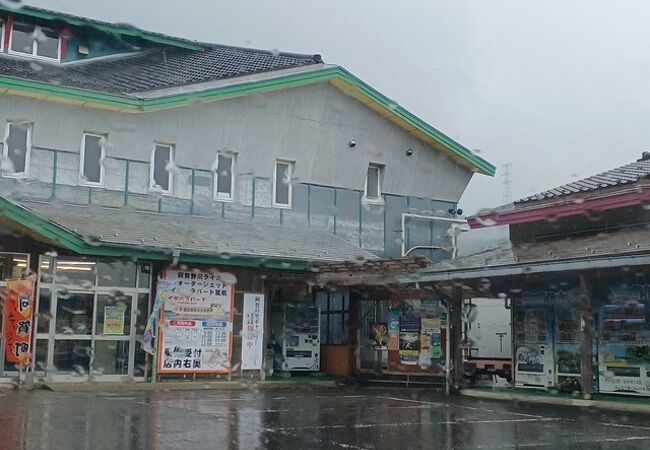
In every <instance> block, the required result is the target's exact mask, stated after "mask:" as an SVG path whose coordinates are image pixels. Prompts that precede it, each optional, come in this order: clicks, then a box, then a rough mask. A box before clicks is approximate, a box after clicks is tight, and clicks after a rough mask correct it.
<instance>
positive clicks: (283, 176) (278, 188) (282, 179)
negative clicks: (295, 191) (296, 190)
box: [275, 162, 291, 205]
mask: <svg viewBox="0 0 650 450" xmlns="http://www.w3.org/2000/svg"><path fill="white" fill-rule="evenodd" d="M290 185H291V165H290V164H288V163H280V162H279V163H276V164H275V203H277V204H279V205H288V204H289V195H290V194H289V189H290Z"/></svg>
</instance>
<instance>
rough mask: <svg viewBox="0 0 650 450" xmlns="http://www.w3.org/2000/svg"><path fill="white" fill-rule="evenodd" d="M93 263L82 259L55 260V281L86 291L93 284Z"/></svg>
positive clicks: (94, 271) (94, 270)
mask: <svg viewBox="0 0 650 450" xmlns="http://www.w3.org/2000/svg"><path fill="white" fill-rule="evenodd" d="M95 273H96V269H95V262H94V261H86V260H83V259H63V258H62V259H58V260H56V281H57V283H60V284H73V285H78V286H80V287H82V288H84V289H88V288H89V287H91V286H92V285H94V284H95Z"/></svg>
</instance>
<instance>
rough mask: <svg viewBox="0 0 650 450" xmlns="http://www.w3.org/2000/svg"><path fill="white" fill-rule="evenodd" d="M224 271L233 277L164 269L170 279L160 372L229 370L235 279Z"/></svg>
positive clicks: (164, 309) (163, 304)
mask: <svg viewBox="0 0 650 450" xmlns="http://www.w3.org/2000/svg"><path fill="white" fill-rule="evenodd" d="M222 275H224V278H225V277H228V278H231V277H232V275H230V274H221V273H219V272H203V271H196V270H192V271H181V270H168V271H167V272H166V281H168V282H169V283H171V284H170V285H168V286H167V289H168V291H167V293H166V294H165V295H166V300H164V301H161V311H162V318H161V325H160V331H159V336H160V342H159V344H158V352H159V355H158V366H159V367H158V372H159V373H161V374H165V373H229V372H230V370H231V369H230V368H231V361H230V360H231V350H232V322H233V316H234V308H233V302H234V285H232V284H229V283H227V282H226V281H225V280H224V278H222ZM161 300H162V298H161Z"/></svg>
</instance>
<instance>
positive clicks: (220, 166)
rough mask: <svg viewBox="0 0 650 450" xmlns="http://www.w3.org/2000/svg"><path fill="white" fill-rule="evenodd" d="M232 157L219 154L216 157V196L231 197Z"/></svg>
mask: <svg viewBox="0 0 650 450" xmlns="http://www.w3.org/2000/svg"><path fill="white" fill-rule="evenodd" d="M232 167H233V155H227V154H219V155H218V156H217V174H216V176H217V183H216V185H217V196H220V197H221V196H222V197H230V196H231V195H232Z"/></svg>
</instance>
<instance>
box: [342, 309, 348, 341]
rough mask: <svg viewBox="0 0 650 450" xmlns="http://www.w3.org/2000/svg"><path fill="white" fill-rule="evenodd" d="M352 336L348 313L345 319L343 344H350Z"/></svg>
mask: <svg viewBox="0 0 650 450" xmlns="http://www.w3.org/2000/svg"><path fill="white" fill-rule="evenodd" d="M349 336H350V315H349V314H348V313H346V314H345V316H344V317H343V341H342V342H341V343H342V344H347V343H348V338H349Z"/></svg>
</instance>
